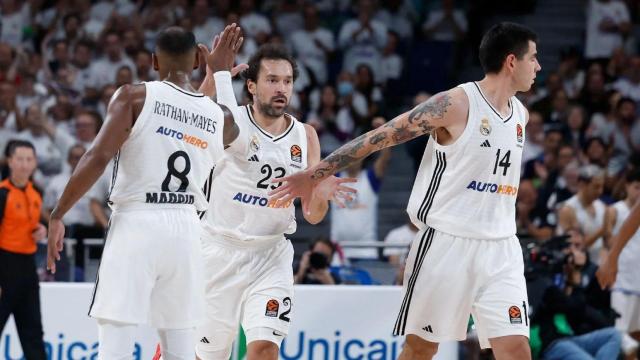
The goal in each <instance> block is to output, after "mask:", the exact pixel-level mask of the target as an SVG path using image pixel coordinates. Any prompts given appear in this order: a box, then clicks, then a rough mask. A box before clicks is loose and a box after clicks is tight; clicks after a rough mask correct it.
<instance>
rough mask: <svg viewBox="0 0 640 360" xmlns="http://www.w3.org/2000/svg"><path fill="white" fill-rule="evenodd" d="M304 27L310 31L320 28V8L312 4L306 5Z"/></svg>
mask: <svg viewBox="0 0 640 360" xmlns="http://www.w3.org/2000/svg"><path fill="white" fill-rule="evenodd" d="M304 28H305V29H306V30H309V31H313V30H315V29H317V28H318V9H317V8H316V7H315V6H314V5H312V4H308V5H305V7H304Z"/></svg>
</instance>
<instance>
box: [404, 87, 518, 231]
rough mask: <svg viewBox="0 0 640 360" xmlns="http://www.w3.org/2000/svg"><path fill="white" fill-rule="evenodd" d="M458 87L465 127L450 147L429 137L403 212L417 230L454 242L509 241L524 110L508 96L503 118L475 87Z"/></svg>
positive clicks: (514, 229)
mask: <svg viewBox="0 0 640 360" xmlns="http://www.w3.org/2000/svg"><path fill="white" fill-rule="evenodd" d="M459 87H461V88H462V89H463V90H464V92H465V93H466V95H467V98H468V99H469V114H468V117H467V125H466V127H465V129H464V131H463V133H462V134H461V135H460V137H459V138H458V139H456V141H455V142H454V143H453V144H450V145H446V146H443V145H440V144H438V142H437V139H435V138H434V137H433V136H432V137H430V138H429V141H428V143H427V147H426V149H425V152H424V155H423V157H422V162H421V164H420V168H419V169H418V174H417V175H416V180H415V182H414V185H413V190H412V191H411V197H410V198H409V205H408V207H407V212H408V213H409V216H410V217H411V220H412V221H413V223H414V224H415V225H416V226H417V227H419V228H424V227H425V225H426V226H429V227H432V228H434V229H436V230H439V231H441V232H444V233H448V234H451V235H454V236H458V237H465V238H472V239H500V238H506V237H510V236H513V235H514V234H515V233H516V225H515V202H516V195H517V194H518V186H519V183H520V182H519V181H520V163H521V158H522V149H523V146H524V139H525V121H526V109H525V107H524V105H522V103H520V101H519V100H518V99H516V98H515V97H511V98H510V99H509V107H510V108H511V111H510V113H509V115H508V116H507V117H506V118H502V117H501V116H500V115H499V113H498V112H497V111H496V110H495V109H494V108H493V106H492V105H491V104H490V103H489V101H488V100H487V99H486V97H485V96H484V94H482V91H481V90H480V87H479V86H478V85H477V84H476V83H473V82H471V83H466V84H462V85H459Z"/></svg>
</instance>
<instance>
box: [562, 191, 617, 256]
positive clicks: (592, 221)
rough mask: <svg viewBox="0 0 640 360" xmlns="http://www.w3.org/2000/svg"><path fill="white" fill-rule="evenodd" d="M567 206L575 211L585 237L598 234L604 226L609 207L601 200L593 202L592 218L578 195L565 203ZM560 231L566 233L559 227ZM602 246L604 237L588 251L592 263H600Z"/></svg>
mask: <svg viewBox="0 0 640 360" xmlns="http://www.w3.org/2000/svg"><path fill="white" fill-rule="evenodd" d="M565 205H566V206H569V207H571V208H572V209H573V210H574V212H575V214H576V220H577V221H578V225H579V226H580V230H581V231H582V233H583V234H584V235H585V236H586V235H590V234H593V233H595V232H597V231H598V230H600V228H601V227H602V225H603V224H604V214H605V211H606V210H607V207H606V205H605V204H604V203H603V202H602V201H601V200H597V199H596V200H595V201H594V202H593V208H594V209H595V216H591V214H589V212H588V211H587V209H586V208H584V206H582V203H581V202H580V199H579V198H578V195H573V196H572V197H570V198H569V199H568V200H567V201H566V202H565ZM558 231H560V232H566V229H561V228H560V227H558ZM602 246H603V241H602V237H599V238H598V239H596V241H595V242H594V243H593V244H592V245H591V247H589V249H588V251H589V257H590V259H591V261H593V262H594V263H596V264H597V263H598V262H599V258H600V250H602Z"/></svg>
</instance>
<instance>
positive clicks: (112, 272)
mask: <svg viewBox="0 0 640 360" xmlns="http://www.w3.org/2000/svg"><path fill="white" fill-rule="evenodd" d="M200 228H201V227H200V221H199V219H198V216H197V214H196V211H195V209H193V208H190V207H189V208H174V209H154V210H149V209H144V210H140V209H138V210H124V209H123V210H120V209H118V210H117V211H114V212H113V213H112V214H111V220H110V225H109V229H108V231H107V236H106V240H105V247H104V251H103V254H102V259H101V261H100V268H99V270H98V277H97V278H96V284H95V288H94V294H93V299H92V302H91V306H90V310H89V315H90V316H92V317H94V318H98V319H105V320H113V321H119V322H124V323H131V324H145V323H146V324H149V325H151V326H153V327H156V328H160V329H183V328H190V327H195V326H196V325H197V324H198V323H199V322H201V321H202V317H203V316H204V286H203V282H204V278H203V276H202V252H201V248H200Z"/></svg>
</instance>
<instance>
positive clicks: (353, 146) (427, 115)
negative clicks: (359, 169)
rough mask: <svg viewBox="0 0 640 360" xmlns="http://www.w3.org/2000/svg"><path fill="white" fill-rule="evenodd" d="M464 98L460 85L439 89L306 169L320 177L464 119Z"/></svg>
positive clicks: (465, 110)
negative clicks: (418, 103)
mask: <svg viewBox="0 0 640 360" xmlns="http://www.w3.org/2000/svg"><path fill="white" fill-rule="evenodd" d="M468 107H469V104H468V100H467V97H466V95H464V93H463V91H462V90H461V89H457V88H456V89H452V90H449V91H445V92H441V93H438V94H436V95H434V96H433V97H431V98H429V100H427V101H425V102H423V103H422V104H420V105H418V106H416V107H415V108H414V109H413V110H411V111H408V112H406V113H404V114H401V115H399V116H397V117H396V118H394V119H393V120H391V121H389V122H388V123H386V124H385V125H383V126H381V127H379V128H377V129H375V130H372V131H369V132H368V133H366V134H363V135H362V136H360V137H358V138H356V139H355V140H353V141H351V142H349V143H347V144H345V145H343V146H342V147H340V148H339V149H338V150H336V151H334V152H333V153H332V154H331V155H329V156H328V157H327V158H325V159H324V160H323V161H321V162H320V163H319V164H318V165H316V166H314V167H313V168H311V169H309V170H310V171H311V172H312V173H311V178H312V179H313V180H315V181H320V180H322V179H324V178H326V177H327V176H330V175H333V174H335V173H337V172H338V171H340V170H342V169H344V168H346V167H347V166H349V165H350V164H352V163H354V162H356V161H358V160H360V159H363V158H365V157H367V156H368V155H370V154H371V153H373V152H376V151H378V150H381V149H384V148H387V147H391V146H395V145H398V144H402V143H404V142H406V141H409V140H411V139H413V138H416V137H418V136H420V135H424V134H428V133H431V132H432V131H433V130H435V129H437V128H445V129H446V128H448V127H450V126H451V125H453V124H456V123H459V122H464V123H466V114H467V111H468Z"/></svg>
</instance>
